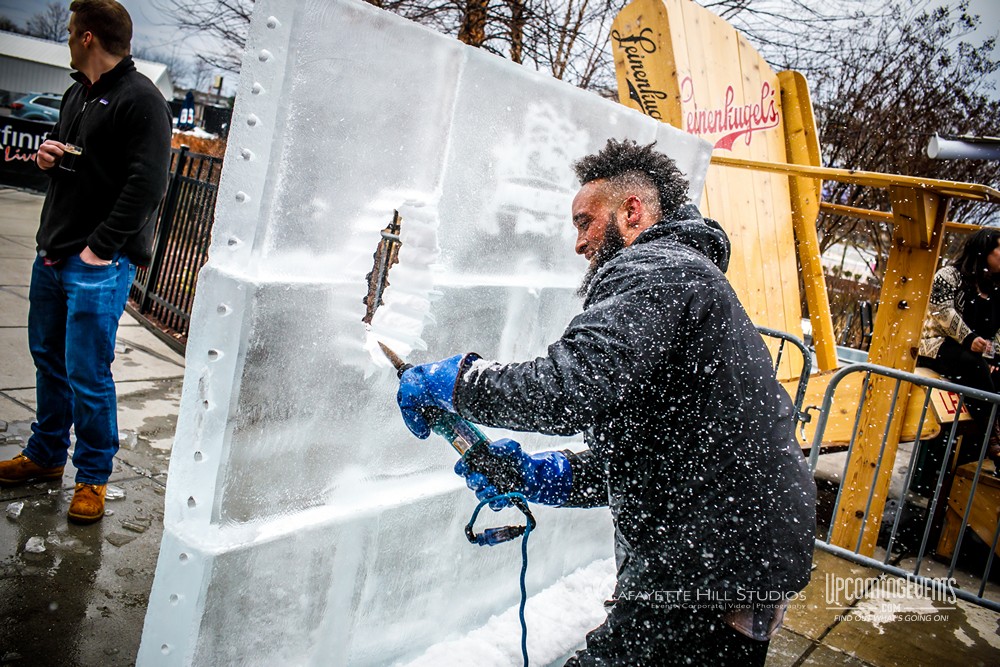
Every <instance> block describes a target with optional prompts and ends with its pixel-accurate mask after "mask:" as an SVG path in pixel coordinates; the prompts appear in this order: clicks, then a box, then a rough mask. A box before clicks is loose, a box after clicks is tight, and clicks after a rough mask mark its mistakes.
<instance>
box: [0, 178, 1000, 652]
mask: <svg viewBox="0 0 1000 667" xmlns="http://www.w3.org/2000/svg"><path fill="white" fill-rule="evenodd" d="M41 203H42V198H41V197H40V196H38V195H33V194H27V193H22V192H16V191H12V190H3V189H0V457H2V458H10V457H12V456H13V455H15V454H17V453H18V452H19V451H20V449H21V447H22V446H23V444H24V442H25V440H26V439H27V436H28V435H29V434H30V422H31V419H32V416H33V411H34V404H35V398H34V368H33V366H32V364H31V359H30V356H29V355H28V348H27V332H26V322H27V295H28V281H29V276H30V267H31V262H32V260H33V258H34V250H33V248H34V241H33V236H34V232H35V228H36V226H37V221H38V214H39V211H40V210H41ZM113 370H114V375H115V380H116V385H117V387H118V396H119V424H120V428H121V435H122V438H121V441H122V447H121V449H120V451H119V453H118V455H117V457H116V458H115V469H114V473H113V475H112V477H111V480H110V486H109V488H110V489H111V490H112V491H113V495H115V496H119V497H117V498H114V499H111V500H109V501H108V503H107V509H108V515H107V516H106V517H105V518H104V519H103V520H102V521H100V522H98V523H96V524H92V525H89V526H77V525H74V524H70V523H68V522H67V521H66V510H67V509H68V507H69V498H70V496H71V494H72V488H73V473H74V471H73V469H72V465H69V466H68V467H67V469H66V474H65V475H64V477H63V479H62V481H61V482H48V483H39V484H32V485H27V486H22V487H8V488H0V513H3V516H0V665H15V666H20V665H32V666H36V665H38V666H47V665H60V666H83V667H89V666H91V665H107V666H111V667H115V666H118V665H132V664H134V662H135V656H136V653H137V652H138V648H139V640H140V637H141V634H142V624H143V620H144V618H145V609H146V603H147V600H148V597H149V591H150V587H151V586H152V581H153V573H154V570H155V567H156V558H157V554H158V551H159V547H160V538H161V535H162V532H163V494H164V488H165V485H166V472H167V464H168V461H169V456H170V446H171V443H172V439H173V433H174V428H175V424H176V415H177V408H178V405H179V402H180V393H181V380H182V376H183V370H184V369H183V359H182V358H181V357H180V356H179V355H177V354H176V353H174V352H173V351H171V350H170V349H169V348H167V347H166V345H164V344H163V343H162V342H161V341H160V340H159V339H157V338H156V337H155V336H153V335H152V334H151V333H150V332H149V331H147V330H146V329H144V328H143V327H142V326H140V325H139V324H138V323H137V322H136V321H135V320H133V319H132V318H131V317H130V316H128V315H125V316H124V317H123V318H122V321H121V325H120V328H119V333H118V344H117V348H116V360H115V365H114V367H113ZM831 463H834V464H835V465H834V466H833V467H834V469H840V468H839V465H840V464H839V463H838V462H836V461H834V460H833V459H831ZM18 507H20V509H19V513H18ZM39 545H40V546H42V547H43V548H44V550H41V549H39V548H38V546H39ZM815 562H816V570H815V571H814V573H813V578H812V582H811V583H810V585H809V587H808V588H807V589H806V591H805V593H804V595H803V597H802V599H801V600H798V601H796V602H794V603H793V604H792V606H791V607H790V609H789V612H788V616H787V617H786V622H785V625H784V627H783V628H782V630H781V631H780V632H779V634H778V635H777V636H776V637H775V638H774V640H772V643H771V649H770V652H769V654H768V665H769V667H799V666H800V665H809V666H826V665H846V666H851V667H864V666H873V667H874V666H882V665H886V666H888V665H902V666H905V667H916V666H920V665H962V666H963V667H973V666H975V665H998V664H1000V614H997V613H995V612H991V611H988V610H985V609H982V608H979V607H975V606H973V605H970V604H967V603H964V602H962V601H960V600H959V601H957V602H954V603H952V604H948V603H947V602H938V601H935V602H934V603H933V609H932V612H931V613H930V614H928V613H914V610H912V609H910V608H909V607H907V604H908V601H907V600H905V599H902V600H901V599H891V598H886V597H885V596H880V595H877V594H875V593H873V592H872V590H866V591H864V592H862V593H861V594H858V595H853V596H839V597H837V598H836V599H833V600H831V599H829V591H828V581H829V580H830V578H831V577H841V578H853V579H858V578H861V579H869V578H876V577H877V573H875V572H873V571H871V570H867V569H866V568H862V567H860V566H857V565H853V564H851V563H848V562H847V561H844V560H841V559H839V558H836V557H834V556H830V555H828V554H825V553H821V552H817V554H816V558H815ZM942 567H943V566H942Z"/></svg>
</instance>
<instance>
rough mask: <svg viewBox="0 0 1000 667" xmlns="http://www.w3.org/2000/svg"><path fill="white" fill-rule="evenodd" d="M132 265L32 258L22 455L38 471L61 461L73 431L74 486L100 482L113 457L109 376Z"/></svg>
mask: <svg viewBox="0 0 1000 667" xmlns="http://www.w3.org/2000/svg"><path fill="white" fill-rule="evenodd" d="M134 276H135V267H134V266H132V264H131V262H129V260H128V258H127V257H125V256H120V257H118V256H116V257H115V259H114V260H113V261H112V262H111V264H109V265H107V266H91V265H89V264H85V263H84V262H83V260H81V259H80V258H79V256H76V255H74V256H72V257H68V258H66V259H64V260H63V261H61V262H60V263H59V264H57V265H55V266H46V265H45V263H44V261H43V260H42V258H40V257H36V258H35V264H34V266H33V267H32V270H31V289H30V290H29V292H28V303H29V309H28V347H29V348H30V349H31V356H32V358H33V359H34V360H35V377H36V382H35V385H36V386H35V392H36V397H37V402H38V407H37V409H36V416H35V419H36V421H35V422H34V423H33V424H32V425H31V431H32V435H31V438H29V439H28V445H27V447H25V449H24V453H25V455H27V457H28V458H29V459H31V460H32V461H34V462H35V463H37V464H38V465H40V466H44V467H52V466H61V465H64V464H65V463H66V452H67V450H68V449H69V429H70V426H71V425H74V426H75V430H76V449H75V450H74V452H73V465H75V466H76V469H77V473H76V481H77V482H84V483H86V484H105V483H106V482H107V481H108V477H109V476H110V475H111V469H112V465H113V459H114V456H115V454H116V453H117V452H118V399H117V396H116V395H115V383H114V380H113V379H112V377H111V362H112V361H114V358H115V335H116V334H117V333H118V320H119V318H121V315H122V312H123V311H124V310H125V301H126V300H127V299H128V291H129V286H130V285H131V284H132V279H133V277H134Z"/></svg>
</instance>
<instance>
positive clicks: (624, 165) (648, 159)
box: [573, 139, 688, 218]
mask: <svg viewBox="0 0 1000 667" xmlns="http://www.w3.org/2000/svg"><path fill="white" fill-rule="evenodd" d="M654 146H656V142H655V141H654V142H653V143H651V144H648V145H646V146H640V145H638V144H637V143H636V142H634V141H632V140H631V139H624V140H622V141H617V140H616V139H608V143H607V144H606V145H605V146H604V148H603V149H602V150H601V152H600V153H596V154H594V155H587V156H585V157H582V158H580V159H579V160H578V161H577V162H576V163H575V164H574V165H573V169H574V170H575V171H576V176H577V178H579V179H580V185H586V184H587V183H590V182H591V181H596V180H599V179H607V180H609V181H611V182H613V183H621V184H626V183H629V182H633V183H637V184H643V185H647V186H651V187H653V188H655V189H656V191H657V192H658V193H659V199H660V215H661V216H662V217H664V218H668V217H671V216H672V214H673V213H675V212H676V211H677V209H679V208H680V207H681V206H683V205H684V204H686V203H688V182H687V179H686V178H684V174H682V173H681V171H680V170H679V169H678V168H677V164H676V163H675V162H674V161H673V160H672V159H671V158H669V157H667V156H666V155H664V154H663V153H660V152H659V151H655V150H653V147H654Z"/></svg>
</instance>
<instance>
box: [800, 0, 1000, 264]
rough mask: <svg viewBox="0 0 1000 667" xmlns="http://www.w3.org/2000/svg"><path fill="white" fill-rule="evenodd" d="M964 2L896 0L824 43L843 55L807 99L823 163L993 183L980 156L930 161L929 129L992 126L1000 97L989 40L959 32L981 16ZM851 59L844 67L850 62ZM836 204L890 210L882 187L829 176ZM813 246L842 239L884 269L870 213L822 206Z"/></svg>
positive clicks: (995, 172)
mask: <svg viewBox="0 0 1000 667" xmlns="http://www.w3.org/2000/svg"><path fill="white" fill-rule="evenodd" d="M967 10H968V7H967V3H960V4H959V5H958V6H956V7H947V6H944V7H931V6H929V5H928V3H922V4H918V5H917V6H916V7H913V6H912V5H911V4H910V3H903V2H895V3H893V4H892V5H890V12H889V14H888V15H887V16H886V17H885V19H884V20H882V21H879V22H874V23H872V24H870V25H869V26H868V28H867V29H865V30H863V31H855V32H853V33H849V34H846V35H843V36H842V38H841V39H840V40H839V41H838V42H837V43H835V44H831V45H830V46H831V48H832V49H834V50H835V52H836V53H838V54H841V59H842V60H843V64H842V65H841V66H831V67H829V68H827V69H826V70H825V71H824V72H821V73H818V74H817V75H816V76H815V77H814V91H815V97H814V105H815V107H816V112H817V117H818V122H819V125H820V142H821V146H822V152H823V161H824V164H827V165H829V166H835V167H844V168H849V169H864V170H869V171H880V172H885V173H897V174H906V175H912V176H925V177H930V178H943V179H948V180H957V181H969V182H976V183H986V184H993V185H995V184H997V183H998V182H1000V164H997V163H995V162H984V161H980V160H971V161H970V160H954V161H942V160H932V159H930V158H928V157H927V155H926V152H925V151H926V146H927V142H928V140H929V139H930V137H931V136H932V135H933V134H934V133H936V132H940V133H943V134H958V135H963V134H970V135H978V136H985V135H993V134H995V133H996V128H997V127H1000V105H998V104H997V91H996V90H995V89H993V88H992V87H991V86H990V84H989V83H988V81H989V75H990V74H992V73H994V72H996V71H997V70H998V69H1000V63H998V62H996V61H995V60H994V59H993V57H992V52H993V46H994V41H993V40H992V39H990V40H987V41H985V42H983V43H981V44H978V45H976V44H972V43H969V42H968V41H965V38H967V37H968V35H969V33H970V32H971V31H972V30H973V29H974V28H975V26H976V25H977V23H978V21H979V19H978V17H974V16H971V15H969V14H968V11H967ZM848 64H850V66H848ZM826 194H827V198H828V199H829V200H830V201H833V202H835V203H843V204H848V205H855V206H862V207H867V208H875V209H881V210H888V202H887V201H886V200H885V193H884V192H883V191H881V190H872V189H870V188H863V187H859V186H852V185H847V184H840V183H836V184H833V183H831V184H830V185H829V186H828V188H827V193H826ZM996 213H997V211H996V207H995V206H991V205H984V204H976V203H974V202H967V201H956V203H955V205H954V206H953V208H952V213H951V217H952V218H953V219H959V220H961V221H963V222H969V223H973V224H982V223H984V222H985V221H986V220H987V219H988V218H990V217H991V216H995V215H996ZM820 232H821V242H820V244H821V247H823V248H826V247H829V246H831V245H833V244H835V243H841V242H844V241H845V240H846V241H848V242H850V243H854V244H856V245H862V246H864V247H868V248H872V249H874V250H875V251H876V252H877V253H878V255H879V257H880V261H879V262H878V263H879V265H880V267H882V268H884V261H881V260H884V258H885V256H886V255H887V254H888V247H887V244H888V243H889V241H890V237H889V235H888V234H887V231H886V230H885V229H884V228H882V227H880V226H878V225H873V224H872V223H870V222H866V221H860V220H857V219H854V218H846V217H844V216H834V215H824V216H822V218H821V220H820Z"/></svg>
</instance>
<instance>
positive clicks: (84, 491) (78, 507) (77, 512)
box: [68, 482, 108, 523]
mask: <svg viewBox="0 0 1000 667" xmlns="http://www.w3.org/2000/svg"><path fill="white" fill-rule="evenodd" d="M107 490H108V485H107V484H84V483H83V482H78V483H77V485H76V491H75V492H74V493H73V502H71V503H70V504H69V515H68V516H69V520H70V521H72V522H73V523H94V522H95V521H100V520H101V518H102V517H103V516H104V493H105V492H106V491H107Z"/></svg>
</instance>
